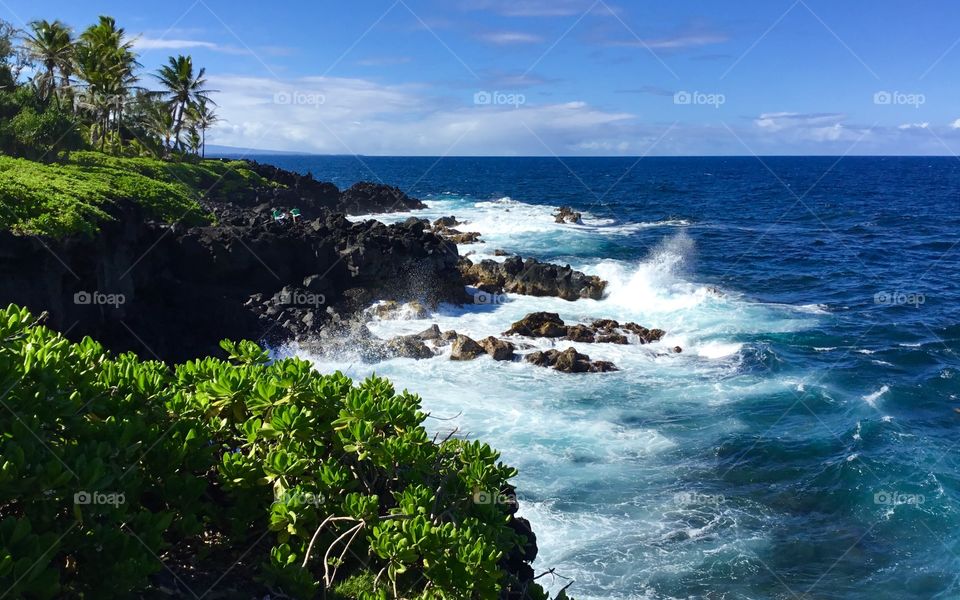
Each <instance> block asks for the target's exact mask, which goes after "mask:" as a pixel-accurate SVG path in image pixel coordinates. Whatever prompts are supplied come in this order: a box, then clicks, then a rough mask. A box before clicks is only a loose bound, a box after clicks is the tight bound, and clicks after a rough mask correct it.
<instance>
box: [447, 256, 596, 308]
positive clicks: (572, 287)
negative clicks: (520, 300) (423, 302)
mask: <svg viewBox="0 0 960 600" xmlns="http://www.w3.org/2000/svg"><path fill="white" fill-rule="evenodd" d="M459 268H460V272H461V273H462V274H463V277H464V279H465V280H467V281H468V282H471V283H475V284H477V287H479V288H480V289H483V290H485V291H488V292H491V293H498V294H499V293H503V292H509V293H514V294H525V295H528V296H554V297H557V298H563V299H564V300H579V299H580V298H592V299H594V300H599V299H600V298H602V297H603V291H604V289H605V288H606V286H607V282H605V281H603V280H602V279H600V278H599V277H596V276H593V275H585V274H584V273H582V272H580V271H574V270H573V269H572V268H571V267H570V265H566V266H560V265H555V264H552V263H542V262H539V261H537V260H536V259H533V258H528V259H527V260H526V261H524V260H523V259H522V258H521V257H519V256H511V257H510V258H508V259H506V260H505V261H503V262H502V263H498V262H497V261H495V260H489V259H488V260H484V261H481V262H479V263H476V264H475V263H473V262H471V261H470V260H469V259H466V258H462V259H461V260H460V263H459Z"/></svg>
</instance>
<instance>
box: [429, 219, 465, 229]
mask: <svg viewBox="0 0 960 600" xmlns="http://www.w3.org/2000/svg"><path fill="white" fill-rule="evenodd" d="M462 224H463V223H461V222H460V221H458V220H457V218H456V217H454V216H449V217H440V218H439V219H437V220H436V221H434V222H433V228H434V230H439V229H450V228H452V227H456V226H457V225H462Z"/></svg>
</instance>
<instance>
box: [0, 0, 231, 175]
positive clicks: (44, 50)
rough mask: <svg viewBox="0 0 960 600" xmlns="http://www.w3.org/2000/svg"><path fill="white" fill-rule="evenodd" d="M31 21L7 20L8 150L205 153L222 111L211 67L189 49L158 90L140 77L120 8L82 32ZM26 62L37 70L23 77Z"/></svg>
mask: <svg viewBox="0 0 960 600" xmlns="http://www.w3.org/2000/svg"><path fill="white" fill-rule="evenodd" d="M28 29H29V30H28V31H26V32H19V31H17V30H16V29H14V28H13V27H12V26H10V24H9V23H6V22H4V21H0V153H3V154H8V155H13V156H20V157H26V158H32V159H34V160H41V161H53V160H57V159H58V158H59V157H60V156H61V155H64V154H69V153H70V152H72V151H75V150H81V149H84V148H87V149H97V150H100V151H101V152H109V153H111V154H115V155H124V156H154V157H157V158H166V159H183V158H188V157H190V156H199V155H201V154H202V152H203V146H204V139H205V134H206V131H207V130H208V129H209V128H210V127H211V126H212V125H213V124H214V123H216V121H217V117H216V114H215V113H214V111H213V108H212V107H213V106H214V105H215V103H214V101H213V100H212V99H211V98H210V94H211V93H212V90H209V89H207V87H206V79H205V73H206V71H205V69H203V68H195V67H194V64H193V59H192V58H191V57H189V56H182V55H181V56H177V57H170V59H169V62H168V64H167V65H164V66H163V67H161V68H160V69H159V70H158V71H157V72H156V74H154V75H153V77H152V79H155V80H156V82H157V83H158V84H159V87H160V89H159V90H153V91H152V90H148V89H146V88H145V87H143V86H142V85H140V77H139V76H138V74H137V70H138V69H139V68H140V66H141V65H140V63H139V62H137V54H136V53H135V52H134V50H133V41H132V40H131V39H130V37H129V36H128V35H127V33H126V31H125V30H124V29H123V28H122V27H119V26H118V25H117V22H116V20H114V19H113V18H112V17H108V16H101V17H100V18H99V20H98V21H97V23H96V24H94V25H91V26H90V27H87V28H86V29H85V30H83V31H82V32H80V34H79V35H75V34H74V32H73V30H72V29H71V28H70V27H69V26H68V25H66V24H64V23H63V22H61V21H58V20H55V21H48V20H37V21H33V22H32V23H30V24H29V28H28ZM18 39H22V40H23V43H22V44H19V45H18V44H17V43H16V42H17V40H18ZM28 67H29V69H27V68H28ZM25 70H28V72H32V73H33V76H32V78H31V79H30V80H29V81H26V82H21V81H19V76H20V74H21V73H22V72H24V71H25Z"/></svg>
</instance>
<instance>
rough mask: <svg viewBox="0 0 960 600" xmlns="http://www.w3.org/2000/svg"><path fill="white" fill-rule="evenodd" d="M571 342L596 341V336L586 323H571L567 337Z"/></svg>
mask: <svg viewBox="0 0 960 600" xmlns="http://www.w3.org/2000/svg"><path fill="white" fill-rule="evenodd" d="M566 339H568V340H570V341H571V342H586V343H593V342H595V341H596V336H595V335H594V332H593V330H592V329H590V328H589V327H587V326H586V325H571V326H570V327H568V328H567V338H566Z"/></svg>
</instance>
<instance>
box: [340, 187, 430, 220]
mask: <svg viewBox="0 0 960 600" xmlns="http://www.w3.org/2000/svg"><path fill="white" fill-rule="evenodd" d="M426 207H427V205H426V204H424V203H423V202H421V201H419V200H417V199H416V198H411V197H410V196H408V195H406V194H405V193H404V192H403V191H402V190H401V189H400V188H398V187H394V186H392V185H384V184H382V183H370V182H368V181H361V182H360V183H355V184H353V185H352V186H351V187H350V188H349V189H347V190H344V191H343V192H341V194H340V204H339V207H338V208H339V209H340V210H343V211H344V212H346V213H347V214H348V215H366V214H379V213H388V212H404V211H408V210H417V209H421V208H426Z"/></svg>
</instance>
